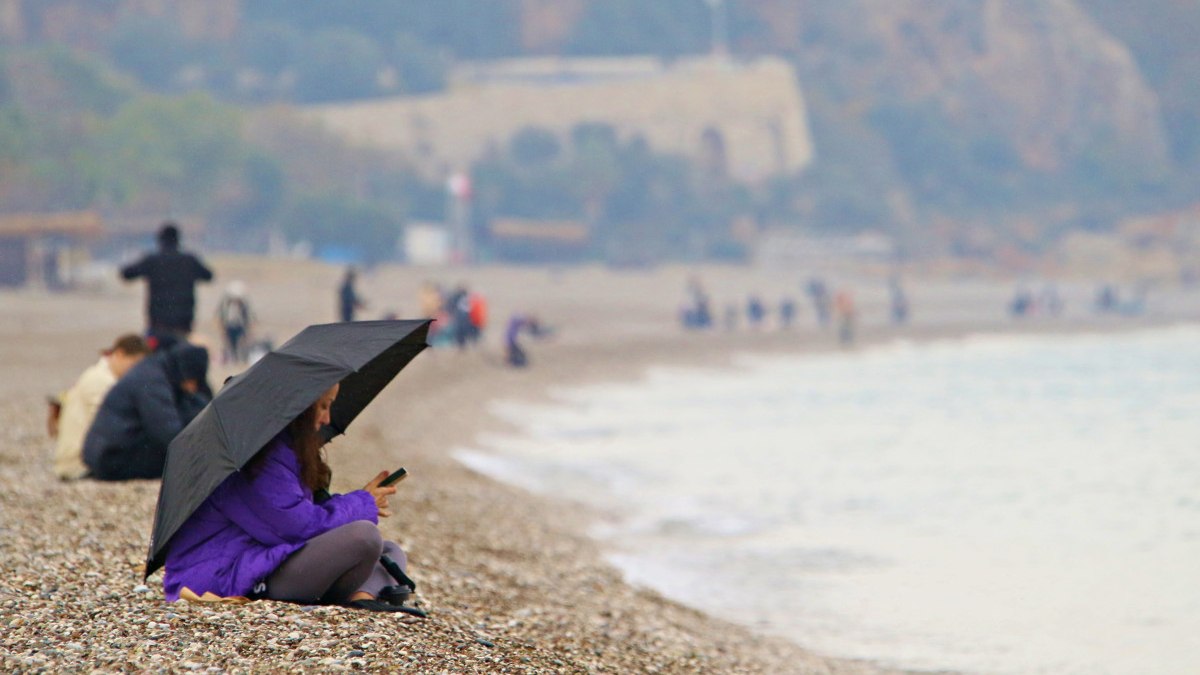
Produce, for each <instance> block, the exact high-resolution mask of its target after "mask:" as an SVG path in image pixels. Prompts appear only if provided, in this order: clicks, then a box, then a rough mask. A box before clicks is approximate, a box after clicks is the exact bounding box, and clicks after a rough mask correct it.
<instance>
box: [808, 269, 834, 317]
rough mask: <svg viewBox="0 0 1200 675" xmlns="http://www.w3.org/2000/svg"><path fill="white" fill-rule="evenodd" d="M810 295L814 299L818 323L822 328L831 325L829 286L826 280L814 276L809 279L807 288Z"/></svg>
mask: <svg viewBox="0 0 1200 675" xmlns="http://www.w3.org/2000/svg"><path fill="white" fill-rule="evenodd" d="M805 291H806V292H807V293H808V297H809V298H810V299H811V300H812V305H813V311H814V312H815V313H816V315H817V325H819V326H820V327H821V328H824V327H825V326H828V325H829V288H828V287H827V286H826V285H825V280H824V279H821V278H820V277H812V278H811V279H809V280H808V286H807V287H806V288H805Z"/></svg>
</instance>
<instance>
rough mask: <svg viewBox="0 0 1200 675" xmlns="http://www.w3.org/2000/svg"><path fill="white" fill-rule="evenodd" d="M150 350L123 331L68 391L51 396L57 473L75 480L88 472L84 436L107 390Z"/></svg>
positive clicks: (50, 423) (50, 421) (50, 429)
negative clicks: (59, 395) (56, 397)
mask: <svg viewBox="0 0 1200 675" xmlns="http://www.w3.org/2000/svg"><path fill="white" fill-rule="evenodd" d="M148 353H150V347H149V346H148V345H147V344H146V341H145V340H143V339H142V338H141V337H139V336H137V335H133V334H128V335H122V336H121V337H119V338H117V340H116V342H114V343H113V346H112V347H110V348H108V349H106V350H104V352H102V355H101V357H100V360H99V361H97V362H96V363H94V364H92V366H91V367H89V368H88V369H87V370H85V371H83V374H82V375H80V376H79V379H78V380H76V381H75V384H74V385H73V386H72V387H71V388H70V389H68V390H67V391H66V393H64V394H63V395H62V396H61V397H59V399H57V400H51V402H50V417H49V419H48V421H47V424H46V430H47V431H48V432H49V433H50V437H51V438H54V439H55V444H54V473H55V474H57V475H58V477H59V478H61V479H63V480H76V479H78V478H83V477H84V476H86V475H87V472H88V468H87V466H85V465H84V463H83V438H84V436H86V435H87V431H88V427H90V426H92V420H93V419H94V418H95V417H96V411H97V410H99V409H100V403H101V402H103V401H104V395H105V394H107V393H108V390H109V389H111V388H112V386H113V385H114V384H116V382H117V380H118V379H120V378H121V376H122V375H124V374H125V373H126V372H128V371H129V369H130V368H132V367H133V366H134V365H136V364H137V362H138V361H141V360H142V357H144V356H145V355H146V354H148Z"/></svg>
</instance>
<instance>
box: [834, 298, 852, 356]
mask: <svg viewBox="0 0 1200 675" xmlns="http://www.w3.org/2000/svg"><path fill="white" fill-rule="evenodd" d="M833 311H834V314H835V315H836V316H837V322H838V342H840V343H841V345H842V346H843V347H849V346H851V345H853V344H854V328H855V325H854V324H855V321H856V318H857V317H856V315H857V313H858V310H857V309H856V308H855V307H854V295H853V294H852V293H850V291H846V290H841V291H838V292H837V295H836V296H835V297H834V299H833Z"/></svg>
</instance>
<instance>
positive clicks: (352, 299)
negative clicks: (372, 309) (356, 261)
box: [338, 267, 366, 321]
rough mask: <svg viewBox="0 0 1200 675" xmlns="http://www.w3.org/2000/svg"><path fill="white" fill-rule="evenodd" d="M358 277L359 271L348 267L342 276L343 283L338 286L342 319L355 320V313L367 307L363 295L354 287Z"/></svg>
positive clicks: (339, 311)
mask: <svg viewBox="0 0 1200 675" xmlns="http://www.w3.org/2000/svg"><path fill="white" fill-rule="evenodd" d="M357 279H358V272H356V271H354V268H353V267H347V268H346V275H345V276H344V277H342V285H341V287H340V288H338V317H339V318H340V319H341V320H342V321H353V320H354V313H355V312H356V311H358V310H360V309H363V308H365V307H366V303H364V302H363V299H362V296H360V295H359V294H358V291H357V290H355V288H354V284H355V281H357Z"/></svg>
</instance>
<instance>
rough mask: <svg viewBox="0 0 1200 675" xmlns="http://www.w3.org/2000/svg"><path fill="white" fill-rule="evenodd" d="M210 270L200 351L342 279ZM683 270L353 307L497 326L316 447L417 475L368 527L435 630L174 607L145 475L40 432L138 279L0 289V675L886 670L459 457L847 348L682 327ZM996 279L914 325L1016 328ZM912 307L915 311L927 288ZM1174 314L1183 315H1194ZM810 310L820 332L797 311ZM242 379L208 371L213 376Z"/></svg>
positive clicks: (548, 275) (277, 319)
mask: <svg viewBox="0 0 1200 675" xmlns="http://www.w3.org/2000/svg"><path fill="white" fill-rule="evenodd" d="M211 262H212V264H213V267H214V270H215V271H216V273H217V282H216V283H215V284H213V285H211V286H206V287H202V289H201V290H200V294H199V305H198V310H197V315H198V322H197V333H198V334H199V335H200V336H201V337H202V338H203V339H207V340H208V341H209V342H210V344H212V345H216V344H217V343H216V339H215V336H216V331H215V328H214V324H213V321H212V315H213V312H214V308H215V306H216V303H217V298H218V297H219V293H220V289H221V288H222V286H223V284H224V283H227V282H228V281H230V280H232V279H235V278H237V279H240V280H243V281H245V282H246V283H247V285H248V286H249V293H250V298H251V301H252V302H253V303H254V307H255V311H256V313H257V314H258V316H259V319H260V332H261V333H262V334H266V335H270V336H271V338H272V339H273V340H275V342H276V344H278V343H281V342H282V341H284V340H286V338H287V337H290V336H291V335H292V334H294V333H295V332H296V331H298V330H299V329H300V328H302V327H303V326H304V325H307V324H309V323H322V322H328V321H331V320H332V319H333V306H334V289H335V288H336V285H337V281H338V278H339V277H340V273H341V270H340V269H338V268H335V267H331V266H324V265H319V264H317V263H297V262H291V261H264V260H258V259H252V258H233V257H230V258H218V259H214V260H212V261H211ZM692 273H693V272H692V271H690V270H684V269H667V270H659V271H655V272H627V273H614V272H609V271H605V270H601V269H590V268H588V269H582V270H572V271H554V270H535V269H502V268H496V269H482V270H469V271H468V270H462V271H455V270H451V271H441V272H438V271H431V270H418V269H412V268H383V269H379V270H375V271H373V272H371V273H369V274H367V275H366V277H365V278H364V280H363V283H362V286H361V288H360V291H361V292H362V294H363V295H364V296H365V297H366V298H367V299H368V303H369V305H368V309H367V311H366V316H364V318H375V317H376V316H379V315H382V314H383V313H395V314H397V315H399V316H400V317H402V318H410V317H411V316H412V314H413V311H414V310H415V308H416V300H415V297H416V291H417V287H418V285H419V283H420V282H421V281H422V280H424V279H434V280H437V281H441V282H443V283H447V284H454V283H458V282H462V283H467V284H468V285H470V287H472V288H473V289H477V290H479V291H481V292H483V293H484V294H485V295H487V296H488V297H489V300H490V307H491V313H492V317H493V320H492V325H491V327H490V329H489V334H488V335H487V336H485V340H484V343H483V345H482V346H481V347H480V348H479V349H476V350H474V351H470V352H466V353H458V352H457V351H455V350H432V349H431V350H427V351H426V352H425V353H424V354H422V355H421V356H419V357H418V358H417V360H416V361H414V362H413V363H412V364H411V365H410V366H409V367H408V368H406V369H405V370H404V371H403V372H402V373H401V374H400V375H399V376H398V377H397V379H396V380H395V381H394V382H393V383H392V384H391V385H390V386H389V387H388V388H387V389H386V390H385V391H384V392H383V394H382V395H381V396H380V397H379V398H378V399H376V401H375V402H374V403H372V405H371V406H370V407H368V409H367V410H366V412H365V413H364V414H363V415H362V416H361V417H360V418H359V419H358V420H357V421H356V422H355V423H354V425H353V427H351V429H350V430H349V432H348V433H347V435H346V436H345V437H342V438H339V439H337V440H336V441H335V442H334V443H333V444H332V445H331V447H330V448H329V453H328V454H329V458H330V463H331V464H332V466H333V469H334V486H333V487H334V489H335V491H346V490H352V489H355V488H357V487H359V486H361V485H362V484H363V483H365V482H366V480H368V479H369V478H371V477H373V476H374V475H375V474H376V473H377V472H378V471H380V470H389V471H390V470H392V469H394V468H396V467H397V466H404V467H406V468H407V469H408V471H409V473H410V476H409V478H408V479H407V480H406V481H404V482H403V483H401V484H400V485H399V491H398V493H397V495H396V496H395V497H394V498H393V500H392V506H393V512H394V514H395V515H393V516H392V517H391V518H389V519H385V520H382V521H381V523H380V526H381V529H382V530H383V533H384V535H385V536H386V537H388V538H392V539H395V540H396V541H398V542H399V543H400V544H401V545H402V546H403V547H404V548H405V550H406V551H407V552H408V554H409V560H410V568H409V574H410V575H411V576H412V577H413V578H414V579H415V580H416V581H417V582H418V584H419V588H418V594H417V595H418V602H419V604H420V606H421V607H422V608H423V609H425V610H426V611H428V612H429V616H428V618H426V619H418V618H414V617H411V616H407V615H403V614H387V615H380V614H374V613H370V612H362V611H354V610H349V609H343V608H339V607H329V606H301V605H292V604H286V603H277V602H269V601H258V602H252V603H248V604H242V605H231V604H200V603H187V602H176V603H168V602H165V600H164V599H163V594H162V586H161V574H154V575H151V576H150V577H149V578H148V579H143V573H142V569H143V567H142V566H143V561H144V560H145V557H146V548H147V546H148V542H149V531H150V526H151V522H152V519H153V514H154V507H155V502H156V499H157V496H158V482H157V481H133V482H128V483H115V484H106V483H99V482H95V481H88V480H85V481H79V482H73V483H64V482H60V481H58V480H57V479H56V478H55V477H54V475H53V473H52V472H51V469H50V453H51V446H52V444H51V441H50V440H49V439H48V437H47V435H46V431H45V424H44V421H45V403H44V400H45V397H46V395H47V394H51V393H54V392H56V391H58V390H61V389H63V388H66V387H67V386H69V385H70V383H71V381H72V380H73V379H74V378H75V377H76V376H77V375H78V373H79V372H80V371H81V370H82V369H83V368H84V367H86V366H87V365H89V364H90V363H92V362H93V361H94V359H95V354H96V351H97V350H98V349H99V348H102V347H103V346H105V345H106V344H108V343H110V342H111V340H112V338H113V337H115V336H116V335H117V334H119V333H122V332H128V331H137V330H139V329H140V327H141V325H142V319H141V307H142V304H141V303H142V289H141V287H140V286H136V285H129V286H122V285H119V284H116V283H113V284H105V285H101V286H98V287H96V288H92V289H87V290H80V291H75V292H71V293H64V294H50V293H47V292H45V291H40V290H36V289H34V290H20V291H11V290H9V291H3V292H0V313H2V314H3V316H4V317H5V321H4V326H3V327H0V364H2V366H0V367H2V372H3V373H4V377H3V378H2V381H0V484H2V485H3V486H4V489H3V490H0V569H3V570H5V574H3V575H0V670H3V671H5V672H75V671H86V672H111V671H146V670H153V671H171V672H183V671H193V672H212V673H217V672H284V671H286V672H325V671H338V670H364V671H373V672H397V671H409V672H453V673H461V672H497V673H507V672H611V673H626V672H648V673H659V672H662V673H692V672H722V673H725V672H733V673H736V672H746V673H785V672H795V673H876V672H889V671H887V670H886V669H884V668H882V667H880V666H878V665H876V664H872V663H868V662H859V661H848V660H838V659H832V658H827V657H824V656H821V655H817V654H813V653H810V652H808V651H805V650H804V649H803V648H802V647H801V646H798V645H795V644H792V643H790V642H787V641H784V640H782V639H778V638H772V637H767V636H762V635H758V634H756V633H754V632H752V631H751V630H749V629H748V628H745V627H742V626H737V625H733V624H731V623H727V622H725V621H722V620H721V619H720V618H719V617H711V616H708V615H706V614H704V613H702V612H701V611H698V610H696V609H692V608H689V607H684V606H682V605H679V604H676V603H674V602H671V601H668V600H666V599H664V598H663V597H661V596H659V595H658V594H656V593H654V592H653V591H649V590H646V589H641V588H637V587H634V586H631V585H629V584H627V583H625V582H624V581H623V580H622V578H621V576H620V574H619V573H618V572H617V571H616V570H615V569H614V568H613V567H611V566H610V565H609V564H607V563H606V562H605V561H604V558H603V551H601V550H599V547H598V545H597V544H596V543H594V542H593V541H592V540H590V539H588V538H587V537H586V536H585V534H584V533H585V531H586V529H587V524H588V523H589V522H590V520H591V519H592V518H594V517H595V514H592V513H589V512H588V511H587V510H586V509H584V508H583V507H582V506H580V505H578V504H574V503H571V502H565V501H551V500H549V499H548V498H546V497H540V496H536V495H532V494H530V493H527V492H524V491H522V490H520V489H518V488H515V487H511V486H508V485H503V484H500V483H497V482H495V481H493V480H491V479H489V478H486V477H484V476H481V475H479V474H477V473H474V472H472V471H471V470H469V469H467V468H466V467H464V466H462V465H461V464H459V463H458V462H457V461H455V460H454V459H453V457H452V456H451V453H452V451H453V450H454V449H455V448H457V447H460V446H462V445H464V444H469V443H470V442H471V441H472V440H473V439H475V438H476V437H478V436H479V434H481V433H485V432H488V431H493V430H497V429H498V428H500V427H502V426H503V423H502V422H501V421H500V420H498V419H497V418H495V417H493V416H492V415H491V414H490V413H489V406H490V405H491V404H492V403H493V402H495V401H498V400H506V399H522V400H536V399H538V398H541V397H546V396H549V395H551V394H552V392H553V390H554V389H555V388H557V387H563V386H569V385H571V384H580V383H590V382H596V381H605V380H635V379H636V378H637V377H639V375H640V374H641V373H642V372H643V371H644V369H645V368H646V367H648V366H650V365H653V364H678V365H703V366H706V367H726V366H728V367H732V366H730V365H729V364H730V359H731V357H732V355H733V354H735V353H737V352H739V351H747V350H748V351H755V352H780V351H787V352H793V351H804V350H816V349H831V348H836V347H835V345H834V344H833V339H832V337H831V336H830V335H828V334H825V333H821V332H819V331H816V330H812V329H809V330H799V329H797V330H794V331H764V332H762V333H753V334H750V333H745V332H740V333H733V332H729V333H725V332H721V331H716V332H713V333H709V334H703V335H701V334H685V333H683V332H681V331H680V330H679V329H678V328H677V326H676V324H675V311H676V305H677V303H678V302H680V301H681V300H682V298H683V297H684V290H683V289H684V288H685V285H686V280H687V278H688V276H689V275H690V274H692ZM705 282H706V284H708V285H709V289H710V293H711V294H712V295H713V296H714V299H715V300H717V301H718V302H721V301H723V296H722V295H721V294H722V293H728V297H729V298H730V299H731V300H733V299H737V300H739V301H740V300H741V299H743V298H744V294H745V293H746V292H749V291H751V290H755V291H759V292H764V293H766V294H767V295H768V297H774V296H775V295H778V294H780V293H785V292H787V293H791V294H792V295H793V296H795V298H796V299H797V300H798V301H803V298H802V296H801V292H800V286H799V283H800V280H799V279H798V278H793V277H792V276H788V277H787V278H786V279H785V278H783V277H782V276H781V275H779V274H771V273H766V272H764V273H757V272H748V271H745V270H733V269H714V270H710V271H708V272H706V277H705ZM1008 290H1009V289H1008V288H1007V287H1004V286H1002V285H999V284H981V285H979V286H978V287H972V288H969V289H964V288H963V287H962V285H959V286H958V289H957V291H956V292H957V293H958V294H957V295H954V294H953V293H951V294H950V295H948V296H946V297H952V298H957V299H958V300H956V301H955V302H949V301H947V302H943V303H942V305H941V308H940V309H939V310H938V311H939V313H940V314H939V319H938V320H937V321H929V322H927V323H924V324H923V323H922V322H921V321H917V322H916V324H915V327H913V328H911V329H910V334H909V335H908V336H907V337H910V338H913V339H922V338H924V337H932V336H945V335H952V334H955V333H958V332H962V331H965V330H980V329H983V330H986V329H988V328H995V329H1002V328H1003V329H1007V328H1006V324H1005V317H1004V316H1003V312H1002V311H1001V304H1002V302H1003V299H1004V297H1005V294H1006V293H1007V292H1008ZM939 292H942V293H946V291H939ZM933 293H934V291H933V290H930V291H929V294H930V295H932V294H933ZM914 296H915V298H916V299H917V300H918V302H919V300H920V298H921V294H920V293H919V292H917V293H914ZM860 297H861V298H862V304H861V306H862V308H863V322H862V340H863V341H867V342H869V341H873V340H881V339H890V338H892V337H895V335H894V334H893V333H892V332H890V331H889V329H886V328H885V327H884V325H885V324H886V319H885V316H886V313H885V305H884V302H885V301H884V298H885V295H884V292H883V290H882V287H880V288H879V289H878V290H872V291H865V292H863V293H862V294H861V296H860ZM939 297H940V296H939ZM959 300H961V303H960V302H959ZM1180 302H1184V301H1180ZM1186 302H1190V303H1194V298H1193V299H1191V300H1187V301H1186ZM917 306H918V316H920V311H921V309H920V305H917ZM1181 307H1182V309H1180V307H1173V308H1172V309H1171V311H1172V313H1173V314H1172V315H1173V316H1175V315H1179V314H1180V313H1181V312H1182V313H1187V312H1194V310H1195V308H1194V307H1192V306H1191V305H1186V304H1185V305H1181ZM516 311H534V312H537V313H538V314H539V316H540V317H541V318H542V320H543V321H544V322H546V323H547V324H549V325H551V326H554V327H555V329H556V330H555V333H554V336H553V337H552V338H550V339H548V340H545V341H544V342H536V343H530V345H529V346H530V353H531V359H532V362H531V366H530V368H528V369H526V370H513V369H509V368H506V367H504V366H503V365H502V364H501V356H500V350H499V336H498V333H500V332H501V328H502V321H503V320H504V318H506V317H507V316H508V315H509V314H510V313H512V312H516ZM1196 315H1197V314H1196V313H1193V314H1191V316H1193V317H1194V316H1196ZM800 320H801V321H802V322H807V323H808V324H811V323H812V319H811V317H810V316H809V317H806V316H805V315H803V314H802V315H801V317H800ZM1072 325H1074V326H1076V327H1079V326H1084V322H1082V320H1080V321H1076V322H1075V323H1074V324H1072ZM1085 327H1086V326H1085ZM1033 328H1034V329H1037V330H1042V329H1045V330H1060V329H1062V328H1061V327H1060V326H1057V325H1054V326H1051V325H1046V326H1040V327H1037V326H1035V327H1033ZM1100 328H1102V329H1108V328H1111V327H1110V326H1100ZM234 372H237V371H236V369H235V368H234V367H232V366H230V365H221V364H214V367H213V369H212V371H211V372H210V381H211V382H213V384H214V385H217V384H219V383H220V382H221V381H222V380H223V379H224V377H225V376H226V375H228V374H232V373H234ZM696 604H701V605H702V602H698V603H696Z"/></svg>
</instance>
